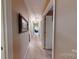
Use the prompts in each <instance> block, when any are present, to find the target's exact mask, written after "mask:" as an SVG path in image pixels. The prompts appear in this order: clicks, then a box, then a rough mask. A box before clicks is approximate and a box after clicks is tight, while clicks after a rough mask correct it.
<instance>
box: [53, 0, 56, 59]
mask: <svg viewBox="0 0 79 59" xmlns="http://www.w3.org/2000/svg"><path fill="white" fill-rule="evenodd" d="M55 3H56V0H53V40H52V43H53V44H52V45H53V46H52V49H53V50H52V59H55V21H56V20H55V17H56V16H55V13H56V12H55V10H56V8H55V7H56V5H55Z"/></svg>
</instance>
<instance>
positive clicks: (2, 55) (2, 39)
mask: <svg viewBox="0 0 79 59" xmlns="http://www.w3.org/2000/svg"><path fill="white" fill-rule="evenodd" d="M4 47H5V46H4V28H3V17H2V19H1V59H5V49H4Z"/></svg>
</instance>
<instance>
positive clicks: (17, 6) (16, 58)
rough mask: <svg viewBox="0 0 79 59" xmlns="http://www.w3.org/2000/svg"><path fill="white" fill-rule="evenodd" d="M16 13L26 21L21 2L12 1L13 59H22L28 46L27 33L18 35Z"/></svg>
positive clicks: (21, 0) (17, 0)
mask: <svg viewBox="0 0 79 59" xmlns="http://www.w3.org/2000/svg"><path fill="white" fill-rule="evenodd" d="M18 13H21V15H22V16H23V17H24V18H26V19H27V10H26V7H25V5H24V2H23V0H12V19H13V20H12V25H13V59H23V57H24V55H25V52H26V50H27V47H28V44H29V33H28V32H25V33H21V34H19V33H18V17H17V16H18Z"/></svg>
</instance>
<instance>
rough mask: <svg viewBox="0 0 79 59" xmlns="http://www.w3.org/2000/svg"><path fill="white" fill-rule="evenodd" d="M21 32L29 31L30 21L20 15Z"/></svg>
mask: <svg viewBox="0 0 79 59" xmlns="http://www.w3.org/2000/svg"><path fill="white" fill-rule="evenodd" d="M18 25H19V33H23V32H27V31H28V21H27V20H26V19H25V18H24V17H23V16H22V15H21V14H19V15H18Z"/></svg>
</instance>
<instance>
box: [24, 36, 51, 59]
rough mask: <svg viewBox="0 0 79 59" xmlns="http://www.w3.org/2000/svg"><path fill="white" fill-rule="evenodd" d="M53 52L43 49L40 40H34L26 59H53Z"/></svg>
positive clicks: (31, 42)
mask: <svg viewBox="0 0 79 59" xmlns="http://www.w3.org/2000/svg"><path fill="white" fill-rule="evenodd" d="M51 57H52V52H51V51H47V50H44V49H43V46H42V43H41V40H40V39H37V38H33V39H32V40H31V41H30V43H29V47H28V51H27V53H26V55H25V56H24V59H52V58H51Z"/></svg>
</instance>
